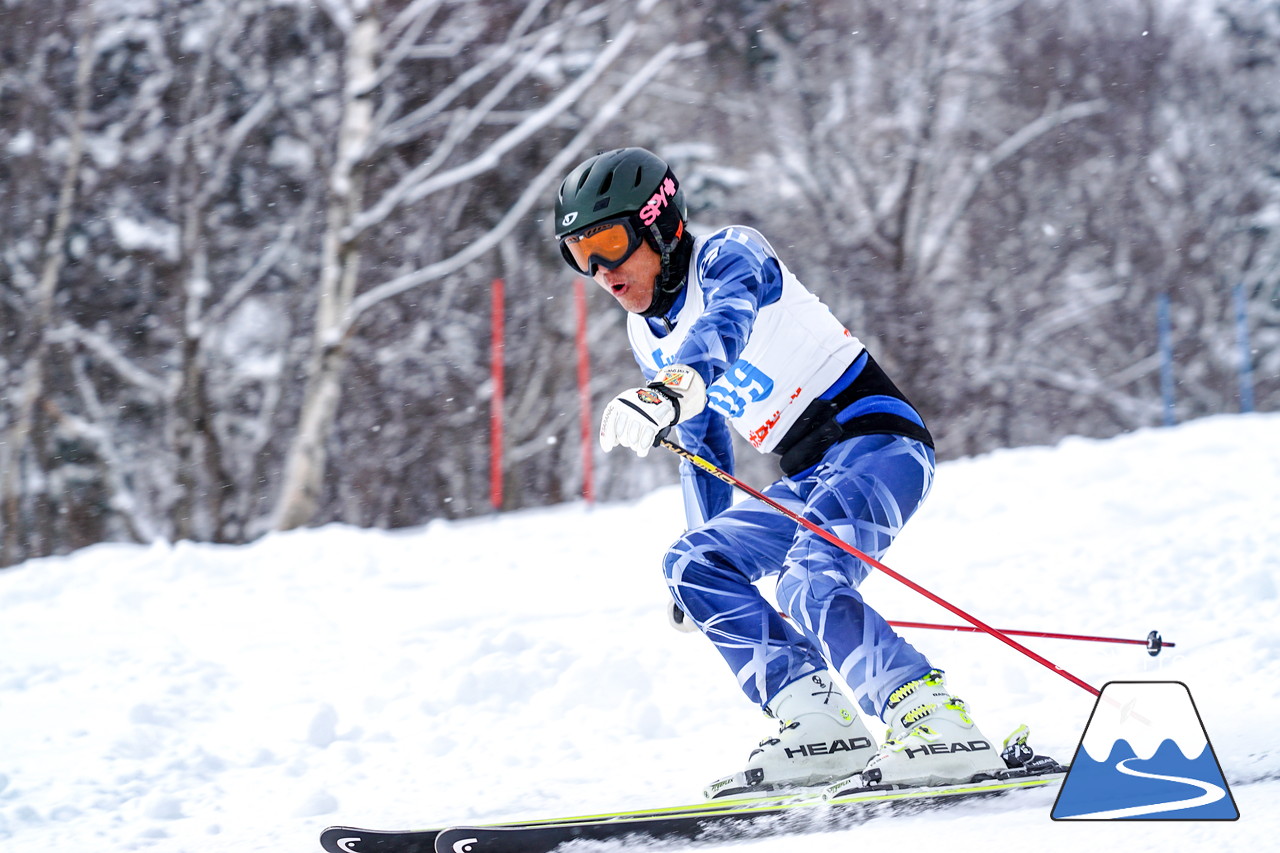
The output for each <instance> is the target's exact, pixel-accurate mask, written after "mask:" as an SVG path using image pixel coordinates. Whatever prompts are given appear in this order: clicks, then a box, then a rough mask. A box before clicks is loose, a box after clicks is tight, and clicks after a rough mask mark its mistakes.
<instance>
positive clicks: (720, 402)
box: [707, 360, 773, 418]
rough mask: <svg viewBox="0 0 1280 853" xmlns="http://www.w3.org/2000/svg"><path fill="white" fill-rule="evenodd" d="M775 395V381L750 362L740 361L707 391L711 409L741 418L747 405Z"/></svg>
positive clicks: (731, 416)
mask: <svg viewBox="0 0 1280 853" xmlns="http://www.w3.org/2000/svg"><path fill="white" fill-rule="evenodd" d="M772 393H773V380H772V379H770V378H769V377H768V376H766V375H765V374H764V373H763V372H762V371H761V370H760V368H758V367H756V366H755V365H754V364H752V363H751V362H749V361H742V360H738V361H737V362H735V363H734V364H733V365H732V366H731V367H730V368H729V369H728V370H726V371H725V372H724V375H723V376H721V377H720V378H719V379H717V380H716V381H715V382H713V383H712V384H711V387H710V388H708V389H707V399H708V400H709V401H710V404H711V407H712V408H714V409H716V410H717V411H719V412H722V413H724V414H725V415H726V416H727V417H730V418H737V417H741V416H742V413H743V412H745V411H746V410H747V403H755V402H757V401H759V400H763V399H764V398H766V397H768V396H769V395H770V394H772Z"/></svg>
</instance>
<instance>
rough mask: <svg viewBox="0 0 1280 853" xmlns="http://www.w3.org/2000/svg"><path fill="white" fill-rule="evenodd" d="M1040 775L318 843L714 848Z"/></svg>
mask: <svg viewBox="0 0 1280 853" xmlns="http://www.w3.org/2000/svg"><path fill="white" fill-rule="evenodd" d="M1056 770H1057V771H1060V772H1045V773H1037V774H1027V775H1022V776H1013V777H1011V778H1001V779H990V780H984V781H981V782H973V783H968V784H962V785H943V786H937V787H912V788H886V789H879V788H871V789H858V788H850V789H844V790H838V791H837V790H833V789H828V790H827V791H826V792H821V791H814V790H812V789H811V790H809V791H806V792H804V793H799V794H792V795H777V796H768V797H758V798H751V799H743V800H732V801H727V802H723V801H714V800H713V801H710V802H707V803H703V804H698V805H689V806H676V807H672V808H662V809H643V810H638V811H630V812H616V813H611V814H600V815H583V816H578V817H568V818H557V819H552V820H541V821H525V822H515V823H501V824H487V825H478V826H452V827H447V828H440V829H427V830H409V831H386V830H364V829H356V828H352V827H330V828H329V829H326V830H325V832H324V834H323V835H322V836H321V843H322V845H323V846H324V849H325V850H326V851H328V853H550V851H552V850H554V849H555V848H556V847H558V846H560V845H561V844H564V843H566V842H569V841H577V840H582V841H607V840H618V839H624V838H639V839H643V840H646V841H664V840H674V839H683V840H686V841H716V840H724V841H728V840H734V839H742V838H753V837H762V836H767V835H778V834H802V833H809V832H822V831H830V830H836V829H841V828H844V827H848V826H852V825H854V824H856V823H860V822H862V821H865V820H867V819H869V818H872V817H875V816H878V815H881V814H886V813H890V812H897V811H903V810H906V811H919V810H924V809H928V808H933V807H935V806H940V805H942V804H944V803H952V802H957V801H961V800H967V799H973V798H977V797H991V796H998V795H1001V794H1005V793H1008V792H1010V791H1015V790H1022V789H1028V788H1040V787H1046V786H1050V785H1055V784H1058V783H1059V782H1060V781H1061V780H1062V778H1063V777H1064V776H1065V775H1066V773H1065V768H1061V767H1058V768H1056Z"/></svg>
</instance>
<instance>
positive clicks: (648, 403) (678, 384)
mask: <svg viewBox="0 0 1280 853" xmlns="http://www.w3.org/2000/svg"><path fill="white" fill-rule="evenodd" d="M706 405H707V384H706V382H705V381H704V380H703V378H702V377H701V376H700V375H698V371H696V370H694V369H693V368H692V367H686V366H685V365H683V364H673V365H670V366H668V367H664V368H663V369H662V370H661V371H659V372H658V375H657V376H655V377H654V379H653V381H652V382H650V383H649V384H648V385H646V386H645V387H643V388H629V389H627V390H626V391H623V392H622V393H621V394H619V395H618V396H616V397H614V398H613V399H612V400H610V401H609V405H607V406H605V409H604V417H602V418H601V419H600V446H601V447H603V448H604V450H605V452H606V453H607V452H609V451H610V450H613V448H615V447H617V446H618V445H622V446H624V447H629V448H631V449H632V450H634V451H635V452H636V453H638V454H639V455H641V456H647V455H649V450H650V449H651V448H652V447H653V445H654V442H655V441H656V440H657V438H658V435H659V434H660V433H662V432H663V430H665V429H667V428H668V427H670V426H672V425H674V424H678V423H681V422H683V421H686V420H688V419H689V418H692V417H694V416H695V415H697V414H699V413H700V412H701V411H702V410H703V409H704V408H706Z"/></svg>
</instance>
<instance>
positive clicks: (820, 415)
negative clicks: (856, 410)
mask: <svg viewBox="0 0 1280 853" xmlns="http://www.w3.org/2000/svg"><path fill="white" fill-rule="evenodd" d="M865 355H866V364H864V365H863V366H862V372H861V373H859V374H858V376H857V377H856V378H855V379H854V380H853V382H851V383H850V384H849V386H848V387H847V388H845V389H844V390H842V391H841V392H840V393H839V394H837V395H835V396H834V397H832V398H831V399H829V400H814V401H813V402H812V403H810V404H809V405H808V406H807V407H806V408H805V410H804V412H803V413H802V414H801V415H800V417H799V419H797V420H796V422H795V423H794V424H793V425H792V426H791V429H789V430H787V434H786V435H784V436H783V437H782V441H780V442H778V445H777V447H775V448H774V449H773V452H774V453H776V454H778V456H779V457H781V458H780V460H779V465H780V467H781V468H782V473H784V474H786V475H787V476H788V477H792V476H795V475H796V474H799V473H800V472H801V471H804V470H805V469H806V468H810V467H812V466H813V465H816V464H817V463H818V461H819V460H820V459H822V456H823V454H825V453H826V452H827V451H828V450H829V449H830V448H831V447H832V446H833V445H835V444H838V443H840V442H842V441H844V440H846V439H849V438H853V437H854V436H859V435H901V436H905V437H906V438H912V439H915V440H916V441H919V442H921V443H922V444H925V445H928V446H929V447H933V436H932V435H930V434H929V430H928V429H927V428H925V427H923V426H921V425H920V424H918V423H916V422H915V421H912V420H910V419H909V418H905V417H903V416H901V415H895V414H892V413H890V412H870V413H868V414H865V415H859V416H858V417H856V418H851V419H850V420H848V421H846V422H844V423H840V422H839V421H837V420H836V415H838V414H839V413H840V412H842V411H844V410H845V409H847V408H848V407H849V406H851V405H853V404H854V403H856V402H857V401H859V400H862V399H865V398H867V397H892V398H894V399H897V400H901V401H902V402H904V403H906V404H907V405H908V406H910V405H911V402H910V401H909V400H908V399H907V398H906V396H905V395H904V394H903V393H902V392H901V391H899V390H898V387H897V386H896V385H894V384H893V382H892V380H890V379H889V377H888V375H887V374H886V373H885V372H884V371H883V370H882V369H881V368H880V365H878V364H876V362H875V360H874V359H873V358H871V354H870V353H866V354H865ZM913 408H914V407H913Z"/></svg>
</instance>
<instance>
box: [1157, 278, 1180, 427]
mask: <svg viewBox="0 0 1280 853" xmlns="http://www.w3.org/2000/svg"><path fill="white" fill-rule="evenodd" d="M1156 325H1157V327H1158V335H1159V345H1160V394H1161V396H1162V397H1164V425H1165V426H1173V425H1174V424H1175V423H1177V422H1178V420H1177V418H1176V417H1175V416H1174V412H1173V324H1172V322H1171V321H1170V319H1169V294H1167V293H1162V294H1160V298H1159V300H1158V301H1157V303H1156Z"/></svg>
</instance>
